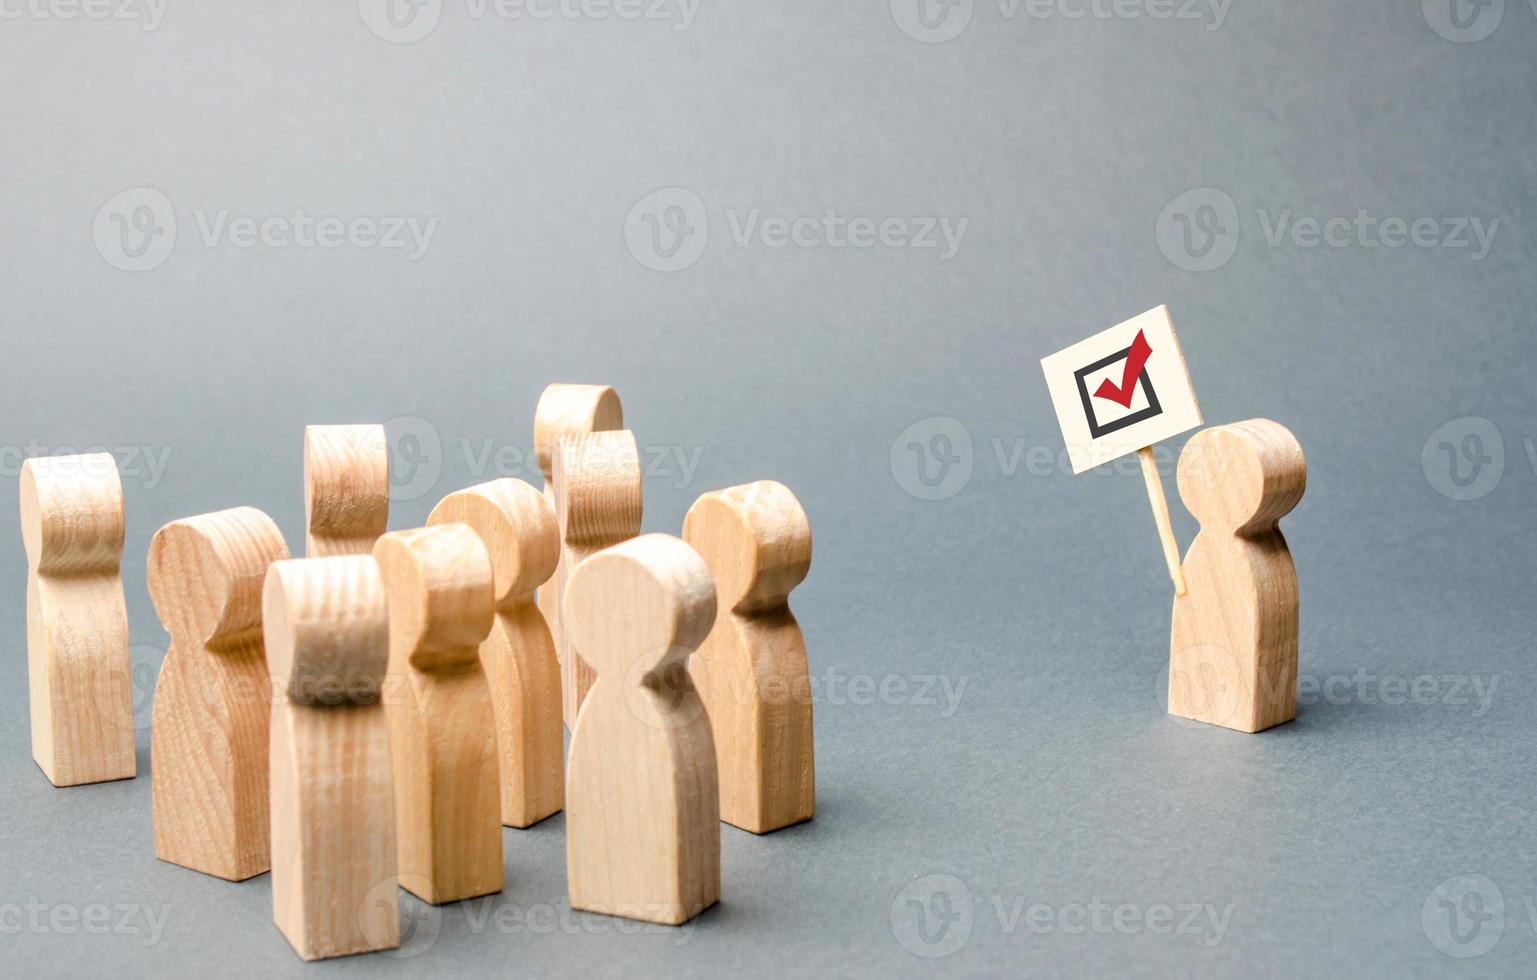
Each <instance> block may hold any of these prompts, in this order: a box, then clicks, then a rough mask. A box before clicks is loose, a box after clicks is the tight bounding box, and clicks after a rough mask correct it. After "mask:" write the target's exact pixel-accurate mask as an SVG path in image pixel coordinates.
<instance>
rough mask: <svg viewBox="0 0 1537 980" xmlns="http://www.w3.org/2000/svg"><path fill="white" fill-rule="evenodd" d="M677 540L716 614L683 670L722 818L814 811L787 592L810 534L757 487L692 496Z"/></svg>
mask: <svg viewBox="0 0 1537 980" xmlns="http://www.w3.org/2000/svg"><path fill="white" fill-rule="evenodd" d="M683 537H684V539H685V540H686V541H688V543H689V544H691V545H693V546H694V548H695V549H697V550H698V551H699V553H700V555H702V556H703V557H704V560H705V563H706V564H707V565H708V566H709V568H710V574H711V576H712V577H713V578H714V579H715V585H716V590H717V597H718V599H719V602H720V613H719V615H718V616H717V617H716V620H715V627H714V629H712V630H711V631H710V635H709V638H708V639H706V640H705V642H704V644H703V645H702V646H701V647H700V648H699V652H698V654H697V655H695V656H694V657H693V658H692V660H691V661H690V666H689V671H690V673H691V674H692V675H693V678H694V681H695V683H696V684H697V685H698V688H699V692H700V696H701V697H702V698H703V699H704V703H705V707H706V709H707V710H708V712H709V715H710V726H711V728H712V729H713V731H714V734H715V751H716V758H717V760H718V768H719V773H720V788H721V819H722V820H724V821H726V822H727V823H729V824H732V825H734V826H737V827H741V828H742V829H743V830H750V831H752V832H753V833H758V834H762V833H768V832H769V831H772V830H777V829H779V828H781V827H787V826H790V825H791V824H795V823H800V822H801V821H803V820H809V819H811V817H812V816H813V814H814V813H815V809H816V775H815V761H814V752H813V746H812V724H811V711H812V707H811V680H810V675H809V672H808V669H807V664H806V644H805V640H804V638H803V637H802V635H801V630H800V625H799V624H798V623H797V622H796V621H795V616H794V615H793V614H792V613H791V612H790V606H789V596H790V591H791V590H792V589H794V588H795V587H796V586H797V585H799V584H800V583H801V581H802V580H804V579H805V577H806V573H807V571H808V570H809V569H810V567H811V525H810V523H809V522H808V521H807V519H806V512H805V510H804V509H802V507H801V505H800V502H799V501H798V500H796V499H795V495H794V494H793V493H791V492H790V489H789V488H788V487H786V486H784V485H783V484H781V483H776V482H773V481H771V480H762V481H759V482H757V483H749V484H746V485H744V486H738V487H731V488H729V489H726V490H717V491H714V492H712V493H707V494H704V495H703V496H701V497H700V498H699V499H698V500H697V501H696V502H695V503H694V506H693V507H691V508H689V512H688V516H687V517H686V518H685V519H684V522H683Z"/></svg>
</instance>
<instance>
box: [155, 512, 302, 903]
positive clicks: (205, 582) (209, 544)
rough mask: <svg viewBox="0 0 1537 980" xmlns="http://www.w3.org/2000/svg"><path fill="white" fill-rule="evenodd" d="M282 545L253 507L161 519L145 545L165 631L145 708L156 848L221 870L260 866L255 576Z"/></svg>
mask: <svg viewBox="0 0 1537 980" xmlns="http://www.w3.org/2000/svg"><path fill="white" fill-rule="evenodd" d="M287 557H288V546H287V545H286V544H285V543H284V541H283V534H282V532H281V531H279V530H278V528H277V525H276V524H274V523H273V522H272V519H271V518H270V517H268V516H267V515H266V514H264V513H262V512H261V511H259V510H257V509H255V508H254V507H236V508H234V509H232V510H222V511H219V512H217V513H213V514H204V515H202V516H201V517H188V518H185V519H184V520H179V521H172V522H171V523H169V524H167V525H166V526H165V527H162V528H161V529H160V530H159V532H158V533H156V535H155V538H154V540H153V541H151V542H150V546H149V594H150V597H151V598H152V599H153V600H154V602H155V611H156V612H157V613H158V614H159V615H160V622H161V624H162V625H163V626H164V627H165V629H166V632H168V633H170V634H171V645H170V649H168V650H167V651H166V654H165V661H164V662H163V663H162V664H161V667H160V679H159V681H158V682H157V683H156V685H155V703H154V708H153V713H152V715H151V717H150V753H151V754H150V798H151V808H152V810H153V813H154V820H155V854H156V856H158V857H159V858H160V859H161V860H162V861H170V862H171V863H172V864H179V865H182V866H183V867H187V868H191V869H192V870H194V871H201V872H203V873H204V874H210V875H216V876H217V877H220V878H228V879H229V880H231V881H240V880H242V879H245V878H249V877H251V876H252V875H259V874H261V873H262V872H263V871H266V870H267V868H268V867H269V848H268V844H267V841H268V823H267V722H268V716H269V714H270V706H271V703H272V694H271V685H270V682H269V680H268V675H267V661H266V658H265V656H264V654H263V651H262V605H261V603H262V582H263V580H264V579H265V577H266V575H267V567H268V566H269V565H271V564H272V563H273V562H275V561H281V560H283V559H286V558H287Z"/></svg>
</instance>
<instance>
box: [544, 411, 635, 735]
mask: <svg viewBox="0 0 1537 980" xmlns="http://www.w3.org/2000/svg"><path fill="white" fill-rule="evenodd" d="M551 483H552V485H553V486H554V488H555V501H556V509H555V517H556V521H557V522H558V523H559V525H560V538H561V553H560V565H559V567H557V568H556V570H555V595H557V596H563V595H564V594H565V580H566V579H569V578H570V577H571V575H572V573H573V572H574V571H575V570H576V566H577V565H579V564H581V562H582V560H583V559H585V558H586V557H587V556H589V555H592V554H595V553H597V552H599V551H602V550H603V549H604V548H607V547H610V546H612V545H616V544H618V543H619V542H621V541H625V540H627V539H629V538H633V537H635V536H636V535H637V534H639V533H640V518H641V477H640V450H639V448H638V447H637V446H636V445H635V434H634V433H632V432H630V431H629V430H628V429H620V430H617V431H612V432H592V433H588V434H586V435H578V436H568V437H566V438H563V439H561V440H560V442H559V444H558V445H557V446H556V447H555V464H554V476H553V477H552V480H551ZM555 655H556V657H557V658H558V659H559V660H560V678H561V685H560V686H561V708H562V712H561V713H562V715H563V717H564V718H565V720H566V727H567V728H573V727H574V726H575V725H576V715H577V712H578V710H580V709H581V706H582V700H583V699H584V698H586V697H587V691H588V689H589V688H591V687H592V682H593V677H594V674H593V670H592V667H591V666H590V665H589V664H588V663H586V662H585V661H584V660H583V659H582V656H581V653H580V651H579V650H578V649H577V648H576V647H575V646H574V645H573V644H572V642H571V638H570V637H569V636H568V635H567V634H566V633H565V632H564V631H563V630H562V631H557V632H556V634H555Z"/></svg>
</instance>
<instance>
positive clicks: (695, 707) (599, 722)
mask: <svg viewBox="0 0 1537 980" xmlns="http://www.w3.org/2000/svg"><path fill="white" fill-rule="evenodd" d="M565 613H566V618H565V621H566V625H567V627H568V628H569V632H570V634H571V637H572V640H573V642H574V644H575V646H576V647H577V648H578V649H580V650H581V651H582V654H583V656H584V657H586V658H587V660H588V661H589V662H590V663H591V664H593V665H594V666H595V667H596V669H597V675H598V676H597V681H596V683H595V684H594V685H593V687H592V690H591V691H590V692H589V696H588V698H587V700H586V702H585V703H584V704H583V705H582V710H581V713H580V714H579V715H577V720H576V728H575V730H574V731H572V733H571V758H570V763H569V765H568V767H567V770H566V870H567V879H568V886H569V888H570V892H571V907H572V908H575V909H584V910H586V911H590V912H600V913H604V914H608V915H621V916H625V917H627V918H632V919H644V920H647V921H650V922H660V923H663V924H666V925H677V924H679V923H682V922H686V921H688V920H689V919H691V918H693V917H694V916H696V915H698V914H699V913H700V912H702V911H704V910H705V909H707V908H709V907H710V906H711V905H714V904H715V902H716V901H718V900H719V898H720V787H719V785H718V784H717V782H716V777H715V745H714V741H713V739H712V738H711V737H710V718H709V715H708V714H706V713H705V708H704V704H703V702H702V701H700V699H699V695H698V693H697V692H696V691H695V690H694V686H693V684H692V683H691V682H690V681H689V676H688V671H687V670H686V669H684V667H683V661H684V660H685V659H686V658H687V657H688V655H689V654H690V653H692V652H693V651H694V649H695V647H697V646H698V645H699V644H700V642H702V641H703V640H704V638H705V636H706V635H707V634H708V633H709V632H710V624H711V623H712V622H713V621H714V619H715V585H714V583H713V582H711V581H710V572H709V569H708V568H706V567H705V563H704V560H703V559H701V558H700V557H699V553H698V552H696V551H694V549H693V548H690V547H689V546H688V545H687V544H685V543H684V542H683V541H681V540H679V539H678V538H674V537H671V536H669V535H665V534H647V535H642V536H641V537H638V538H632V539H630V540H628V541H625V542H623V543H621V544H617V545H615V546H613V547H611V548H608V549H606V550H604V551H600V552H598V553H597V554H596V555H593V556H592V557H590V558H588V559H587V560H586V561H584V562H582V563H581V565H580V566H578V567H577V569H576V571H575V572H574V573H573V574H572V576H571V580H570V581H569V582H568V583H567V588H566V594H565Z"/></svg>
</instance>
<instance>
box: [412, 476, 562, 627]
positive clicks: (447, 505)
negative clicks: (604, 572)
mask: <svg viewBox="0 0 1537 980" xmlns="http://www.w3.org/2000/svg"><path fill="white" fill-rule="evenodd" d="M454 523H462V524H468V525H469V526H470V527H471V528H473V529H474V531H475V533H476V534H478V535H479V536H480V540H481V543H482V544H484V545H485V546H486V551H487V552H488V553H489V555H490V558H491V580H492V588H493V590H494V592H495V594H496V604H497V605H498V606H502V605H504V604H506V603H508V602H510V601H512V600H515V599H518V598H520V597H522V596H526V595H528V594H529V593H531V592H533V591H534V590H535V589H537V588H538V587H539V586H541V585H543V584H544V583H545V582H546V581H548V580H549V578H550V576H551V575H554V574H555V566H556V564H558V563H559V561H560V533H559V530H558V528H557V527H556V523H555V511H554V509H553V508H551V507H550V503H549V501H547V500H545V499H544V494H542V493H540V492H539V491H538V490H535V489H534V488H533V487H531V486H529V485H528V484H527V483H524V482H523V481H522V480H514V479H512V478H511V477H507V478H503V479H500V480H492V481H491V482H489V483H482V484H480V485H479V486H474V487H470V488H469V489H467V490H460V491H458V492H456V493H451V494H449V495H448V496H446V497H444V498H443V499H442V500H441V501H439V502H438V505H437V506H436V507H434V508H433V509H432V515H431V516H430V517H428V518H427V525H428V526H429V527H436V526H438V525H440V524H454Z"/></svg>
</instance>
